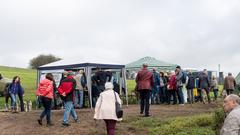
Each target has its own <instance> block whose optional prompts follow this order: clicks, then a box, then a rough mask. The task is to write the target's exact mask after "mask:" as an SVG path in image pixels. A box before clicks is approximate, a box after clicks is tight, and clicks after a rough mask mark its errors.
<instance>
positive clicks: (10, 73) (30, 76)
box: [0, 66, 37, 105]
mask: <svg viewBox="0 0 240 135" xmlns="http://www.w3.org/2000/svg"><path fill="white" fill-rule="evenodd" d="M0 73H1V74H2V76H3V77H6V78H9V79H12V78H13V77H14V76H20V78H21V83H22V85H23V87H24V90H25V99H26V100H30V99H31V100H35V89H36V76H37V71H36V70H32V69H24V68H15V67H6V66H0ZM1 101H3V99H2V98H1ZM2 104H3V102H1V103H0V105H2Z"/></svg>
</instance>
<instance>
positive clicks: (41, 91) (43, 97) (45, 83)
mask: <svg viewBox="0 0 240 135" xmlns="http://www.w3.org/2000/svg"><path fill="white" fill-rule="evenodd" d="M53 92H54V86H53V75H52V74H51V73H47V74H46V76H45V79H43V80H42V81H41V82H40V83H39V86H38V89H37V96H39V99H40V101H41V103H42V105H43V107H44V110H43V111H42V113H41V115H40V118H39V119H38V124H39V125H42V119H43V118H44V117H45V116H46V119H47V126H52V125H53V124H52V123H51V107H52V99H53Z"/></svg>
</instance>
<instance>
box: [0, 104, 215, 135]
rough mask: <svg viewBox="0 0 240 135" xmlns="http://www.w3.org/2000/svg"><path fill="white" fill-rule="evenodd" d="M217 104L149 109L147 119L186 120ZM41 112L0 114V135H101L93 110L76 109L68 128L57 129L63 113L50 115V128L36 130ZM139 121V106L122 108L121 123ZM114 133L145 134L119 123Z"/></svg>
mask: <svg viewBox="0 0 240 135" xmlns="http://www.w3.org/2000/svg"><path fill="white" fill-rule="evenodd" d="M217 106H219V104H216V103H212V104H206V105H204V104H202V103H197V104H194V105H190V104H187V105H185V106H179V105H151V107H150V113H151V114H152V116H151V117H153V118H155V117H158V118H168V117H175V116H188V115H194V114H199V113H205V112H212V111H213V110H214V109H215V108H216V107H217ZM40 113H41V110H34V111H31V112H24V113H17V114H15V113H11V112H0V134H1V135H96V134H97V135H105V134H106V131H105V123H104V122H103V121H94V120H93V110H91V109H79V110H77V114H78V116H79V118H80V123H73V120H72V118H71V120H70V124H71V126H70V127H67V128H66V127H61V123H62V118H63V110H54V111H53V112H52V121H53V123H54V126H52V127H46V126H45V124H46V121H45V119H44V125H43V126H40V125H38V123H37V119H38V118H39V115H40ZM136 117H139V118H143V117H140V115H139V106H138V105H130V106H128V107H126V106H124V118H123V120H125V121H131V119H133V118H136ZM117 133H118V134H120V135H146V134H148V131H147V129H146V130H142V131H139V130H135V128H134V127H132V125H131V124H130V122H121V123H118V124H117Z"/></svg>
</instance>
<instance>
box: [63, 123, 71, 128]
mask: <svg viewBox="0 0 240 135" xmlns="http://www.w3.org/2000/svg"><path fill="white" fill-rule="evenodd" d="M69 126H71V125H70V124H68V123H62V127H69Z"/></svg>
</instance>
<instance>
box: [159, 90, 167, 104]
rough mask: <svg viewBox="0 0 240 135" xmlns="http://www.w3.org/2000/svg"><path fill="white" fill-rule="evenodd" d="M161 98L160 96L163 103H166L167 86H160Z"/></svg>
mask: <svg viewBox="0 0 240 135" xmlns="http://www.w3.org/2000/svg"><path fill="white" fill-rule="evenodd" d="M159 98H160V102H161V103H164V102H165V101H166V92H165V87H160V88H159Z"/></svg>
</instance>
